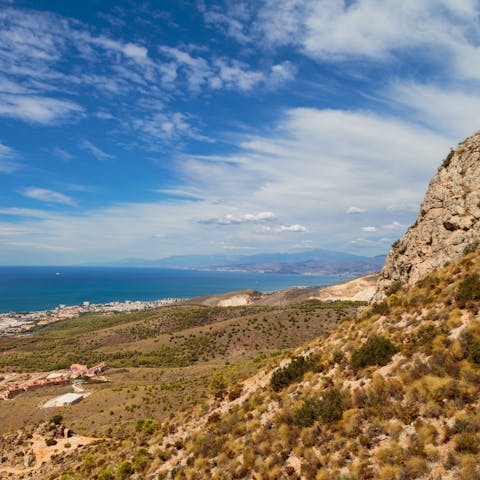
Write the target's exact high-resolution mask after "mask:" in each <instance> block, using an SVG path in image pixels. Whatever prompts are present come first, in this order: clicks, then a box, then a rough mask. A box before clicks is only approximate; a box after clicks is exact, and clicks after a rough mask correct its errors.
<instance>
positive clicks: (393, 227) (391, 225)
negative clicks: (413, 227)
mask: <svg viewBox="0 0 480 480" xmlns="http://www.w3.org/2000/svg"><path fill="white" fill-rule="evenodd" d="M406 227H407V225H402V224H401V223H399V222H397V221H394V222H392V223H389V224H387V225H382V228H386V229H387V230H403V229H404V228H406Z"/></svg>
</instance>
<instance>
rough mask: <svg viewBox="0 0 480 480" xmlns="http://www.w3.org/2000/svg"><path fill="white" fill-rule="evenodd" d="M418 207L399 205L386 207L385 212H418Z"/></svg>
mask: <svg viewBox="0 0 480 480" xmlns="http://www.w3.org/2000/svg"><path fill="white" fill-rule="evenodd" d="M419 209H420V205H419V204H417V203H400V204H398V205H388V207H387V210H388V211H389V212H392V213H404V212H414V213H416V212H418V210H419Z"/></svg>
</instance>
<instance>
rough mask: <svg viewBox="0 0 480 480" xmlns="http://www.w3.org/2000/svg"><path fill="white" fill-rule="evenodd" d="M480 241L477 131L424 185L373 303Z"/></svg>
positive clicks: (384, 272)
mask: <svg viewBox="0 0 480 480" xmlns="http://www.w3.org/2000/svg"><path fill="white" fill-rule="evenodd" d="M479 241H480V131H479V132H477V133H476V134H474V135H473V136H471V137H469V138H467V139H466V140H465V141H463V142H462V143H460V144H459V146H458V148H457V149H456V150H452V151H451V152H450V153H449V154H448V156H447V157H446V158H445V160H444V161H443V164H442V165H441V166H440V168H439V169H438V172H437V173H436V174H435V176H434V177H433V179H432V180H431V182H430V185H429V186H428V189H427V192H426V195H425V198H424V200H423V203H422V205H421V208H420V213H419V216H418V218H417V221H416V222H415V224H414V225H412V226H411V227H410V228H409V230H408V231H407V232H406V233H405V235H404V236H403V238H401V239H400V240H399V241H397V242H396V243H395V244H394V245H393V246H392V249H391V250H390V252H389V253H388V256H387V259H386V261H385V265H384V267H383V269H382V271H381V274H380V278H379V281H378V283H377V291H376V293H375V295H374V297H373V300H374V301H380V300H382V299H383V298H385V296H386V294H389V293H392V292H393V291H395V289H396V288H398V287H399V286H400V285H405V284H413V283H415V282H417V281H418V280H420V279H421V278H422V277H424V276H425V275H426V274H428V273H429V272H431V271H432V270H435V269H437V268H440V267H442V266H443V265H444V264H445V263H448V262H451V261H453V260H456V259H458V258H460V257H461V256H462V255H463V254H464V252H465V250H466V249H467V251H468V248H471V247H470V246H472V245H475V244H476V243H477V242H479Z"/></svg>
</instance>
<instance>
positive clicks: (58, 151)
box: [51, 147, 73, 162]
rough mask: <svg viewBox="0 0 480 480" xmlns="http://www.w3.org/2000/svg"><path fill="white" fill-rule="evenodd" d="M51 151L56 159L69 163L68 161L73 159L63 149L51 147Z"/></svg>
mask: <svg viewBox="0 0 480 480" xmlns="http://www.w3.org/2000/svg"><path fill="white" fill-rule="evenodd" d="M51 151H52V153H53V155H55V156H56V157H58V158H60V159H61V160H63V161H65V162H69V161H70V160H72V159H73V155H72V154H71V153H69V152H67V151H66V150H64V149H63V148H59V147H53V148H52V149H51Z"/></svg>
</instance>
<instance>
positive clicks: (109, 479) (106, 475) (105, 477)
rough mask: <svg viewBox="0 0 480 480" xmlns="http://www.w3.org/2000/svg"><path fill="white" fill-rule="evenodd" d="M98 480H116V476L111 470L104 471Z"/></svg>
mask: <svg viewBox="0 0 480 480" xmlns="http://www.w3.org/2000/svg"><path fill="white" fill-rule="evenodd" d="M97 479H98V480H115V475H114V474H113V472H112V471H111V470H103V471H101V472H100V473H99V474H98V477H97Z"/></svg>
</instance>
